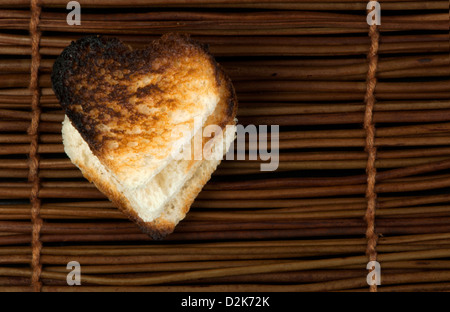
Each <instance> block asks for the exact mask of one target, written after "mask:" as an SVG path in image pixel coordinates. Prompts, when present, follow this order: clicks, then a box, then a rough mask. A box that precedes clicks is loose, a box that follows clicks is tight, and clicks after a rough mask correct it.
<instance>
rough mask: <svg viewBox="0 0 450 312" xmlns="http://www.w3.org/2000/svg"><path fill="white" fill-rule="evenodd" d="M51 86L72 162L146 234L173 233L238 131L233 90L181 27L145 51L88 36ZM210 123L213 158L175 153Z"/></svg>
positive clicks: (63, 61)
mask: <svg viewBox="0 0 450 312" xmlns="http://www.w3.org/2000/svg"><path fill="white" fill-rule="evenodd" d="M52 83H53V89H54V91H55V94H56V96H57V97H58V99H59V101H60V103H61V106H62V107H63V109H64V111H65V113H66V119H65V121H64V123H63V131H62V132H63V142H64V147H65V151H66V153H67V154H68V156H69V157H70V159H71V160H72V162H73V163H74V164H75V165H77V166H78V167H79V168H80V169H81V171H82V172H83V175H84V176H85V177H86V178H88V179H89V180H90V181H92V182H94V183H95V184H96V186H97V187H98V188H99V189H100V191H102V192H103V193H105V194H106V195H107V196H108V197H109V198H110V199H111V200H112V201H113V202H114V203H115V204H116V205H117V206H118V207H119V208H120V209H122V210H123V211H124V212H126V213H127V215H128V216H129V217H130V218H131V219H133V220H134V221H136V222H137V223H138V224H139V225H140V226H141V227H142V228H143V229H144V230H145V231H146V232H147V233H149V234H151V236H153V237H154V238H161V237H164V236H165V235H167V234H168V233H170V232H172V231H173V229H174V227H175V225H176V224H177V223H178V222H179V221H180V220H181V219H182V218H184V216H185V214H186V213H187V211H188V210H189V207H190V205H191V204H192V202H193V200H194V199H195V197H196V196H197V194H198V193H199V192H200V190H201V188H202V187H203V185H204V184H205V183H206V182H207V181H208V180H209V178H210V176H211V174H212V172H213V171H214V170H215V169H216V167H217V165H218V164H219V163H220V159H218V158H221V157H222V155H223V153H224V152H226V151H227V149H228V147H229V145H230V144H231V142H232V141H233V140H234V135H235V127H234V126H235V115H236V109H237V101H236V96H235V93H234V89H233V87H232V84H231V81H230V79H229V78H228V77H227V76H226V75H225V74H224V72H223V70H222V69H221V67H220V66H219V65H218V64H217V63H216V62H215V60H214V58H213V57H212V56H211V55H210V54H209V53H208V51H207V49H206V48H205V47H204V46H202V45H200V44H198V43H196V42H195V41H193V40H192V39H190V38H189V36H187V35H178V34H167V35H164V36H163V37H162V38H161V39H159V40H156V41H154V42H153V43H152V44H151V45H149V46H148V47H147V48H146V49H143V50H132V49H131V48H130V47H128V46H127V45H125V44H123V43H122V42H121V41H119V40H118V39H115V38H105V37H99V36H90V37H85V38H83V39H80V40H78V41H76V42H73V43H72V44H71V45H70V46H69V47H67V48H66V49H65V50H64V51H63V52H62V53H61V55H60V56H59V57H58V59H57V60H56V62H55V64H54V67H53V73H52ZM194 119H195V121H196V122H194ZM213 124H214V125H218V126H220V127H221V128H222V129H223V130H224V131H223V134H224V135H223V140H220V141H219V140H217V138H216V137H214V140H217V142H214V147H213V149H212V153H213V154H214V153H215V154H217V153H219V152H220V153H221V154H220V155H216V157H214V159H213V160H204V159H200V160H199V159H180V160H177V159H174V155H175V154H176V153H177V152H179V151H180V150H182V149H183V148H185V147H186V146H187V145H188V144H190V143H191V141H193V138H194V134H196V133H201V131H202V129H203V128H204V127H206V126H208V125H213ZM227 125H228V126H229V127H226V126H227ZM186 133H188V135H186ZM201 142H202V144H203V145H205V144H206V143H207V140H206V139H205V138H203V140H202V141H201ZM222 144H223V146H222ZM219 146H220V148H218V147H219ZM219 156H220V157H219Z"/></svg>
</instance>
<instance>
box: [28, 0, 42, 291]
mask: <svg viewBox="0 0 450 312" xmlns="http://www.w3.org/2000/svg"><path fill="white" fill-rule="evenodd" d="M40 15H41V7H40V5H39V0H31V20H30V34H31V77H30V86H29V89H30V91H31V92H32V100H31V108H32V118H31V125H30V127H29V128H28V134H29V135H30V136H31V145H30V153H29V158H28V159H29V173H28V181H29V182H31V183H32V187H31V193H30V202H31V223H32V236H31V246H32V259H31V268H32V276H31V286H32V287H33V290H34V291H41V287H42V283H41V281H40V277H41V272H42V265H41V261H40V257H41V249H42V242H41V241H40V232H41V227H42V223H43V221H42V219H41V217H40V208H41V201H40V199H39V188H40V180H39V160H40V158H39V154H38V139H39V132H38V129H39V119H40V115H41V109H40V107H39V100H40V96H41V91H40V89H39V79H38V78H39V66H40V62H41V56H40V54H39V42H40V39H41V32H40V31H39V30H38V25H39V18H40Z"/></svg>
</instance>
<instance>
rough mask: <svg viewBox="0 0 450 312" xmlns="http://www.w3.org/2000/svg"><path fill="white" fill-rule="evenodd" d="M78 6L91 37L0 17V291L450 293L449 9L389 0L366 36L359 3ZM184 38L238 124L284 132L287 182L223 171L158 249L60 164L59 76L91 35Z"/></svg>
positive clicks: (245, 167) (52, 7) (149, 0)
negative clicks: (69, 53) (70, 279)
mask: <svg viewBox="0 0 450 312" xmlns="http://www.w3.org/2000/svg"><path fill="white" fill-rule="evenodd" d="M78 2H79V4H80V5H81V25H69V24H71V23H68V14H69V13H70V12H71V10H72V9H73V7H69V8H68V9H67V8H66V5H67V1H62V0H40V1H38V0H31V1H28V0H15V1H10V0H5V1H2V2H0V144H1V145H0V179H1V180H0V181H1V182H0V290H2V291H8V290H15V291H104V290H106V291H108V290H114V291H131V290H142V291H289V292H290V291H341V290H350V291H369V290H370V291H426V290H430V291H439V290H450V243H449V242H448V239H449V238H450V223H449V222H450V193H449V186H450V56H449V52H450V48H449V31H448V30H449V28H448V25H449V15H448V12H449V2H448V1H426V2H414V1H407V0H406V1H405V0H390V1H380V8H381V24H380V25H376V24H374V25H372V26H369V25H368V22H367V19H366V17H367V14H372V7H371V6H369V7H367V2H361V1H353V0H346V1H333V0H320V1H311V2H305V1H302V0H298V1H294V0H283V1H281V2H278V1H277V2H275V1H268V0H264V1H256V0H249V1H241V2H240V1H234V0H232V1H206V0H194V1H190V2H187V1H178V0H168V1H158V0H127V1H125V0H108V1H106V0H99V1H78ZM375 8H376V7H375ZM69 19H70V18H69ZM173 31H176V32H184V33H190V34H191V35H192V37H193V38H195V39H196V40H198V41H200V42H204V43H207V44H209V46H210V51H211V52H212V54H214V55H215V56H216V59H217V60H218V61H219V62H220V63H221V64H222V65H223V66H224V68H225V70H226V71H227V72H228V73H229V75H230V76H231V78H232V80H233V83H234V85H235V88H236V91H237V95H238V99H239V111H238V116H237V117H238V120H239V123H240V124H242V125H244V126H247V125H256V126H261V125H269V126H270V125H279V126H280V134H279V148H280V153H279V157H278V161H279V167H278V169H277V170H276V171H273V172H261V171H260V164H261V163H262V162H264V161H263V160H262V159H260V158H258V159H257V160H250V159H247V160H233V161H231V160H224V161H223V162H222V164H221V165H220V166H219V168H218V170H217V171H216V172H215V174H214V175H213V177H212V179H211V181H210V182H209V183H208V184H207V185H206V186H205V188H204V190H203V191H202V192H201V194H200V195H199V197H198V198H197V200H196V201H195V203H194V204H193V207H192V208H191V211H190V212H189V214H188V216H187V217H186V219H185V220H183V221H182V222H181V223H180V224H179V226H178V227H177V229H176V231H175V232H174V233H173V234H171V235H170V236H169V237H168V238H167V239H165V240H163V241H152V240H150V238H149V237H147V236H146V235H145V234H143V233H141V232H140V231H139V229H138V228H137V227H136V226H135V224H134V223H132V222H130V221H128V220H127V219H126V218H125V217H124V216H123V215H122V214H121V213H120V212H119V211H118V210H117V209H116V208H114V207H113V206H112V205H111V203H110V202H109V201H108V200H107V199H106V198H105V196H104V195H103V194H101V193H100V192H99V191H98V190H97V189H96V188H95V187H94V186H93V185H92V184H89V183H88V182H87V181H86V180H84V179H83V178H82V176H81V174H80V172H79V170H77V169H76V168H75V167H74V166H73V165H72V163H71V162H70V160H69V159H68V158H67V156H66V155H65V154H64V150H63V146H62V144H61V134H60V131H61V121H62V117H63V113H62V111H61V109H60V107H59V104H58V101H57V99H56V97H55V95H54V94H53V91H52V89H51V82H50V74H51V69H52V64H53V61H54V59H55V58H56V56H57V55H58V54H59V53H60V52H61V51H62V49H63V48H64V47H65V46H67V45H68V44H70V42H71V41H72V40H75V39H77V38H80V37H82V36H84V35H87V34H104V35H109V36H115V37H118V38H120V39H121V40H123V41H124V42H126V43H127V44H130V45H131V46H132V47H134V48H141V47H143V46H145V45H146V44H148V43H149V42H151V41H152V40H153V39H155V38H158V37H159V36H160V35H161V34H163V33H166V32H173ZM249 140H251V139H249ZM250 143H251V142H249V144H248V145H249V147H248V148H249V149H251V148H252V147H251V144H250ZM71 261H76V262H78V263H79V264H80V265H81V270H82V274H81V286H68V283H67V274H68V273H69V272H71V269H72V266H69V267H67V264H68V263H69V262H71ZM369 261H378V263H379V264H380V268H381V285H378V286H377V285H376V284H375V285H370V286H369V285H368V278H367V276H368V273H369V272H370V271H371V270H372V269H373V268H375V266H372V265H370V266H367V264H368V262H369ZM375 272H378V271H375ZM372 273H374V272H372ZM371 276H378V275H371ZM369 280H370V279H369ZM377 281H379V280H377ZM371 284H373V283H371Z"/></svg>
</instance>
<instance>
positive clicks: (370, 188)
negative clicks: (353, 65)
mask: <svg viewBox="0 0 450 312" xmlns="http://www.w3.org/2000/svg"><path fill="white" fill-rule="evenodd" d="M369 37H370V40H371V44H370V48H369V53H368V55H367V58H368V61H369V69H368V71H367V80H366V83H367V89H366V94H365V97H364V101H365V103H366V111H365V115H364V129H365V130H366V146H365V151H366V152H367V153H368V159H367V166H366V173H367V189H366V199H367V210H366V215H365V220H366V222H367V229H366V238H367V249H366V255H367V256H368V258H369V261H376V260H377V251H376V246H377V242H378V234H377V233H376V232H375V209H376V205H377V194H376V192H375V182H376V181H375V179H376V174H377V169H376V168H375V160H376V156H377V148H376V147H375V124H374V123H373V107H374V104H375V95H374V92H375V87H376V84H377V78H376V72H377V65H378V44H379V37H380V35H379V32H378V28H377V25H376V24H374V25H371V26H370V28H369ZM370 291H372V292H376V291H377V285H370Z"/></svg>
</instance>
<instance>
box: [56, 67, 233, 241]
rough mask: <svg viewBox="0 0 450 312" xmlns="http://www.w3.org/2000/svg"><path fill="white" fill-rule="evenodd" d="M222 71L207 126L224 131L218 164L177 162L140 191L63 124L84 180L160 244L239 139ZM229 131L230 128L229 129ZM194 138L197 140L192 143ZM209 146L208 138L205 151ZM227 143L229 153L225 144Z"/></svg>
mask: <svg viewBox="0 0 450 312" xmlns="http://www.w3.org/2000/svg"><path fill="white" fill-rule="evenodd" d="M218 70H219V98H220V100H219V103H218V104H217V105H216V108H215V111H214V113H213V114H212V115H210V116H209V117H208V119H207V121H206V123H205V127H206V126H208V125H218V126H220V127H221V128H222V129H223V140H222V139H221V137H219V136H217V138H216V137H214V139H213V140H214V145H213V148H212V154H214V155H213V157H211V159H212V160H195V159H191V160H184V159H182V160H172V161H171V162H170V163H169V164H168V165H167V166H166V167H165V168H163V169H162V170H161V171H160V172H159V173H158V174H157V175H156V176H155V177H154V178H152V179H151V180H150V181H147V182H146V183H145V184H143V185H141V186H139V187H136V188H127V187H125V186H124V185H122V184H121V183H120V181H119V180H117V179H116V178H115V176H114V175H112V173H111V172H110V171H109V170H108V168H107V167H106V166H104V165H103V164H102V162H101V161H100V159H99V158H98V157H97V156H95V155H94V154H93V153H92V151H91V150H90V148H89V146H88V144H87V143H86V141H84V139H83V138H82V136H81V135H80V133H79V132H78V131H77V130H76V128H75V127H74V126H73V125H72V123H71V122H70V121H69V119H68V118H67V117H66V119H65V121H64V123H63V130H62V133H63V141H64V148H65V151H66V153H67V155H69V157H70V159H71V160H72V162H73V163H74V164H75V165H76V166H78V167H79V168H80V169H81V171H82V172H83V175H84V176H85V177H86V178H87V179H88V180H90V181H91V182H93V183H95V185H96V186H97V188H98V189H99V190H100V191H102V192H103V193H105V194H106V195H107V196H108V197H109V198H110V199H111V200H112V201H113V202H114V203H115V205H116V206H117V207H119V208H120V209H121V210H122V211H123V212H125V213H126V214H127V215H128V217H129V218H130V219H132V220H133V221H135V222H136V223H137V224H138V225H139V226H140V227H141V228H142V229H143V230H144V231H145V232H147V233H148V234H150V235H151V236H152V237H153V238H154V239H160V238H163V237H165V236H166V235H167V234H169V233H171V232H172V231H173V230H174V228H175V226H176V225H177V224H178V222H179V221H180V220H181V219H183V218H184V216H185V215H186V213H187V212H188V210H189V207H190V206H191V204H192V202H193V200H194V199H195V197H196V196H197V194H198V193H199V192H200V191H201V189H202V187H203V185H204V184H205V183H206V182H207V181H208V180H209V179H210V177H211V174H212V173H213V172H214V170H215V169H216V167H217V165H218V164H219V163H220V159H221V156H222V155H219V153H220V154H222V153H226V151H227V150H228V148H229V146H230V144H231V143H232V142H233V140H234V137H235V116H236V110H237V101H236V95H235V92H234V89H233V86H232V84H231V81H230V80H229V78H228V77H227V76H226V75H225V74H224V73H223V71H222V70H221V69H220V68H219V67H218ZM227 126H228V127H227ZM192 140H194V138H191V141H192ZM208 141H209V138H203V142H202V147H204V146H205V144H207V143H208ZM220 144H223V148H219V145H220Z"/></svg>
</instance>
